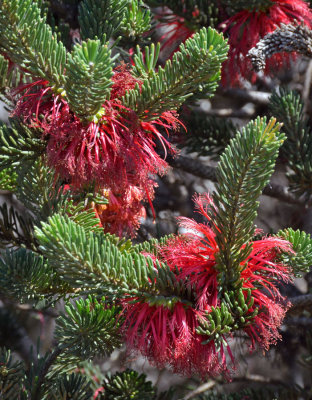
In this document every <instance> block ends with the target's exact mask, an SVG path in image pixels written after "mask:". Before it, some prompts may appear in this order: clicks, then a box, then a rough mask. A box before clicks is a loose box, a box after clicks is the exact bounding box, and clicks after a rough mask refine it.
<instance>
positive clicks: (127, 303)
mask: <svg viewBox="0 0 312 400" xmlns="http://www.w3.org/2000/svg"><path fill="white" fill-rule="evenodd" d="M195 202H196V205H197V209H198V211H199V213H200V214H202V215H203V216H204V217H205V218H206V219H207V222H206V223H198V222H196V221H194V220H192V219H188V218H180V224H181V226H182V227H184V228H186V229H187V230H188V233H186V234H185V235H181V236H178V237H176V238H174V239H172V240H171V241H169V242H168V243H167V244H166V245H164V246H162V247H160V248H159V249H158V254H159V258H160V260H161V261H164V262H166V263H167V264H168V265H169V267H170V268H171V269H172V271H173V272H174V273H176V274H177V277H178V279H181V280H182V281H183V282H185V284H186V285H189V287H190V288H191V290H192V292H193V297H194V298H193V300H192V304H190V303H189V302H188V301H183V300H182V299H181V300H180V301H177V302H176V303H175V304H174V305H171V306H170V307H169V306H167V305H165V304H160V305H155V304H154V303H153V304H149V301H148V300H147V299H144V298H138V297H130V298H129V299H125V300H123V301H122V306H123V314H124V316H125V322H124V326H123V330H124V334H125V338H126V341H127V343H128V347H129V348H130V349H132V350H136V351H140V352H141V353H142V354H144V355H145V356H147V357H148V358H149V359H150V360H151V361H152V362H153V363H155V364H156V365H157V366H158V367H159V368H162V367H165V366H170V367H171V368H172V369H173V371H175V372H179V373H182V374H186V375H190V374H194V373H196V374H199V375H201V376H202V377H207V376H215V375H218V374H220V373H221V372H223V373H227V372H228V365H227V362H226V353H228V355H229V358H230V359H231V361H232V362H234V360H233V356H232V353H231V350H230V348H229V345H227V346H226V347H227V351H225V347H224V343H226V340H227V337H226V335H224V334H223V338H222V340H221V346H220V341H218V343H216V342H215V341H214V338H213V337H211V340H210V341H209V340H208V341H207V337H206V336H203V335H200V334H198V333H197V331H196V328H198V326H199V324H200V320H201V318H203V317H204V316H205V314H206V313H208V314H209V313H210V312H211V311H212V310H213V308H217V307H220V306H221V302H222V301H225V300H224V298H223V294H222V293H223V292H222V291H223V290H227V288H221V287H220V286H219V281H218V274H219V273H220V272H219V271H220V268H217V261H216V257H217V254H218V253H219V251H220V250H219V248H218V245H217V238H216V234H215V230H217V231H218V227H217V226H214V228H215V229H214V230H213V229H212V228H211V226H212V224H213V221H211V218H210V216H209V211H208V208H209V207H214V205H213V204H212V201H211V199H210V197H209V196H208V195H204V196H197V197H196V198H195ZM219 233H222V232H219ZM281 251H287V252H292V249H291V244H290V243H289V242H287V241H285V240H283V239H280V238H277V237H264V238H262V239H261V240H255V241H253V242H252V251H251V253H250V254H249V256H248V257H247V258H246V259H245V260H243V261H242V263H241V276H240V279H241V284H242V286H241V289H242V291H241V293H244V294H243V296H244V297H245V299H246V297H247V296H248V292H249V293H251V297H252V298H253V304H252V305H251V303H248V304H249V309H248V310H247V311H246V313H245V318H246V320H247V318H248V316H250V320H249V321H248V324H246V325H244V324H240V325H239V328H237V327H236V328H235V326H234V325H233V329H232V332H230V333H229V335H230V337H231V336H232V334H233V332H234V331H235V330H236V329H241V330H243V331H244V332H245V333H246V334H247V335H248V336H249V337H250V338H251V348H254V347H255V345H256V344H258V345H259V346H260V347H262V348H264V349H268V347H269V345H271V344H273V343H275V342H276V340H277V339H279V337H280V335H279V332H278V328H279V327H280V325H281V323H282V320H283V318H284V316H285V313H286V311H287V309H288V307H289V304H288V303H287V302H286V301H285V299H284V298H283V297H282V296H281V294H280V292H279V289H278V286H277V284H278V283H279V282H289V281H291V280H292V279H293V275H292V272H291V270H290V269H289V268H288V266H287V265H284V264H282V263H280V262H278V261H277V260H278V255H279V254H280V252H281ZM177 271H178V272H177ZM228 289H229V290H231V289H233V288H228ZM248 289H250V290H248ZM246 304H247V302H246ZM231 307H233V306H231ZM255 310H256V311H257V313H256V312H255ZM231 313H232V315H233V318H235V313H236V310H235V306H234V308H233V309H231ZM255 314H256V315H255ZM218 346H219V347H218ZM232 365H233V364H232Z"/></svg>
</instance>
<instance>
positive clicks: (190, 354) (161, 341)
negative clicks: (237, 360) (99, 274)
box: [123, 298, 227, 378]
mask: <svg viewBox="0 0 312 400" xmlns="http://www.w3.org/2000/svg"><path fill="white" fill-rule="evenodd" d="M123 306H124V315H125V322H124V328H123V329H124V332H125V338H126V343H127V346H128V349H132V350H135V351H137V350H139V351H140V352H141V353H142V354H143V355H144V356H146V357H147V358H148V359H149V360H150V361H151V362H152V363H153V364H155V365H156V366H157V367H158V368H164V367H165V366H168V367H171V369H172V370H173V371H174V372H176V373H180V374H184V375H188V376H191V375H194V374H199V375H201V377H202V378H204V377H207V376H216V375H218V374H220V373H221V372H226V371H227V366H226V358H225V352H224V348H223V345H221V349H220V350H217V348H216V346H215V344H214V342H213V341H211V342H209V343H207V344H202V342H203V341H204V339H203V336H201V335H199V334H197V333H196V327H197V326H198V319H199V318H201V317H202V314H201V312H200V311H198V310H196V309H194V308H192V307H191V306H190V305H188V304H184V303H182V302H177V303H176V304H174V306H172V307H171V308H169V307H167V306H163V305H159V306H155V305H150V304H148V302H147V301H146V300H145V301H142V299H138V298H128V299H126V300H125V301H124V302H123Z"/></svg>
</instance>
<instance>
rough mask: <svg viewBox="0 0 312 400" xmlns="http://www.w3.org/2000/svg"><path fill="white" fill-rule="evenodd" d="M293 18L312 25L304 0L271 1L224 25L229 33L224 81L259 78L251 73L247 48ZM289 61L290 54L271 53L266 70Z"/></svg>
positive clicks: (230, 19) (234, 16) (292, 20)
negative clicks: (228, 49) (228, 48)
mask: <svg viewBox="0 0 312 400" xmlns="http://www.w3.org/2000/svg"><path fill="white" fill-rule="evenodd" d="M294 21H297V22H298V23H300V22H301V23H304V24H305V25H307V26H308V27H311V24H312V12H311V10H310V9H309V6H308V4H307V3H306V2H305V1H303V0H272V1H271V4H270V5H267V2H266V6H265V7H263V8H262V9H257V10H249V9H247V6H246V9H245V10H242V11H240V12H238V13H236V14H235V15H233V16H231V17H230V18H229V19H228V20H226V21H225V22H223V23H222V24H221V26H222V27H224V32H228V34H229V45H230V51H229V57H228V60H227V61H226V63H225V64H224V69H223V78H222V81H223V83H224V84H226V83H228V82H230V83H231V84H232V85H235V84H239V81H240V77H243V78H246V79H251V80H252V81H254V80H255V79H256V74H255V73H253V72H252V65H251V62H250V60H248V59H247V58H246V55H247V53H248V51H249V50H250V49H251V48H252V47H254V46H255V45H256V44H257V43H258V42H259V40H260V39H262V38H263V37H264V36H265V35H266V34H268V33H271V32H273V31H274V30H275V29H276V28H278V27H279V26H280V25H281V24H290V23H293V22H294ZM288 61H289V55H288V54H285V53H279V54H276V55H274V56H272V57H271V58H270V59H269V60H268V63H267V68H266V72H269V71H271V70H272V69H273V68H275V69H276V67H280V66H281V65H283V64H285V62H286V63H287V62H288Z"/></svg>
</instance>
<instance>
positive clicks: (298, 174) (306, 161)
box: [270, 90, 312, 198]
mask: <svg viewBox="0 0 312 400" xmlns="http://www.w3.org/2000/svg"><path fill="white" fill-rule="evenodd" d="M270 109H271V113H272V115H274V117H275V118H277V119H278V121H279V122H281V123H283V129H284V131H285V134H286V136H287V140H286V142H285V144H284V146H283V147H282V149H281V150H282V155H283V157H284V158H285V160H286V161H287V163H288V165H289V167H290V169H291V172H289V173H288V174H287V176H288V178H289V180H290V189H291V190H292V191H293V192H295V193H296V194H297V195H298V196H301V195H304V196H305V197H306V198H309V197H310V196H311V194H312V139H311V138H312V132H311V128H310V123H309V120H308V118H307V117H306V116H305V115H304V110H303V109H304V106H303V103H302V100H301V98H300V95H299V94H298V93H295V92H294V91H287V90H281V91H280V93H277V92H275V93H273V94H272V96H271V99H270Z"/></svg>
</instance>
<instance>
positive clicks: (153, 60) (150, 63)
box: [132, 43, 160, 78]
mask: <svg viewBox="0 0 312 400" xmlns="http://www.w3.org/2000/svg"><path fill="white" fill-rule="evenodd" d="M159 52H160V43H157V44H156V46H155V45H154V43H152V44H151V45H150V46H145V51H144V54H143V53H142V52H141V50H140V47H139V46H137V48H136V54H135V55H134V66H133V69H132V70H133V72H134V74H135V75H136V76H137V77H138V78H148V77H149V76H151V77H152V76H153V74H154V71H155V68H156V65H157V61H158V57H159Z"/></svg>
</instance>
